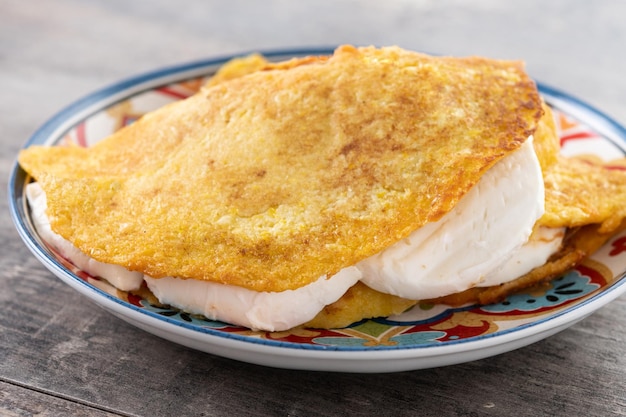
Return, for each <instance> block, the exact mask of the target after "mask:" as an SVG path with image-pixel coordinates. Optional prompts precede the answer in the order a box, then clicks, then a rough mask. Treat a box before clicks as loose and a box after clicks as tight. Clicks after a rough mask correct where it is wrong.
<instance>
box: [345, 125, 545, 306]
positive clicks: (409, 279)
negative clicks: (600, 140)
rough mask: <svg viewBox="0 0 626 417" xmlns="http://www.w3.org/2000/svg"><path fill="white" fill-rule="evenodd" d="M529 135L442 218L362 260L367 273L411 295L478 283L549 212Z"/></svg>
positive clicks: (374, 281) (381, 287) (366, 278)
mask: <svg viewBox="0 0 626 417" xmlns="http://www.w3.org/2000/svg"><path fill="white" fill-rule="evenodd" d="M532 142H533V141H532V137H530V138H529V139H528V140H527V141H526V142H524V144H523V145H522V146H521V147H520V149H518V150H517V151H515V152H513V153H512V154H510V155H508V156H507V157H505V158H503V159H501V160H500V161H498V163H496V164H495V165H494V166H493V167H492V168H491V169H490V170H489V171H487V172H486V173H485V174H484V175H483V176H482V178H481V179H480V181H479V182H478V184H476V185H475V186H474V187H472V189H471V190H470V191H469V192H468V193H467V194H466V195H465V196H464V197H463V198H462V199H461V200H460V201H459V202H458V204H457V205H456V206H455V207H454V208H453V209H452V210H451V211H449V212H448V213H447V214H446V215H445V216H444V217H442V218H441V219H440V220H439V221H437V222H435V223H429V224H427V225H425V226H424V227H422V228H420V229H418V230H416V231H415V232H413V233H412V234H411V235H410V236H409V237H407V238H406V239H403V240H402V241H400V242H397V243H396V244H394V245H392V246H391V247H389V248H387V249H386V250H385V251H383V252H381V253H378V254H376V255H374V256H371V257H369V258H367V259H365V260H364V261H361V262H359V263H358V264H357V268H359V269H360V270H361V271H362V272H363V279H362V281H363V282H364V283H365V284H367V285H368V286H370V287H371V288H373V289H375V290H378V291H380V292H384V293H389V294H395V295H398V296H400V297H403V298H409V299H412V300H420V299H426V298H436V297H441V296H444V295H449V294H453V293H457V292H461V291H464V290H466V289H468V288H471V287H475V286H477V285H481V284H482V283H483V281H484V280H485V279H486V277H487V276H489V274H490V273H492V272H493V271H497V270H498V269H499V268H500V267H501V266H502V265H503V264H504V263H505V262H506V261H507V260H508V259H509V258H510V257H511V256H512V255H513V254H514V253H515V252H516V251H517V250H518V249H519V248H520V247H521V246H522V245H524V244H525V243H526V242H527V241H528V238H529V236H530V235H531V233H532V231H533V226H534V225H535V223H536V221H537V219H539V217H541V215H542V214H543V212H544V186H543V177H542V174H541V167H540V166H539V161H538V160H537V155H536V154H535V151H534V148H533V144H532ZM520 256H522V257H523V256H524V254H523V253H522V254H521V255H520ZM520 261H521V262H523V259H520ZM522 269H524V268H522ZM530 269H532V268H530ZM526 272H527V271H526ZM513 278H515V277H513Z"/></svg>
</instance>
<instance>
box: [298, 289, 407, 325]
mask: <svg viewBox="0 0 626 417" xmlns="http://www.w3.org/2000/svg"><path fill="white" fill-rule="evenodd" d="M416 303H417V301H413V300H407V299H404V298H400V297H397V296H395V295H391V294H384V293H381V292H378V291H376V290H373V289H371V288H370V287H368V286H367V285H365V284H363V283H362V282H357V283H356V284H355V285H354V286H352V287H351V288H350V289H349V290H348V291H347V292H346V293H345V294H344V295H343V297H341V298H340V299H339V300H338V301H336V302H334V303H333V304H330V305H327V306H326V307H324V309H323V310H322V311H320V312H319V313H318V315H317V316H315V318H314V319H312V320H311V321H309V322H308V323H305V324H304V327H311V328H318V329H336V328H341V327H346V326H349V325H350V324H352V323H355V322H357V321H360V320H363V319H370V318H375V317H387V316H391V315H394V314H400V313H403V312H404V311H406V310H408V309H409V308H411V307H413V306H414V305H415V304H416Z"/></svg>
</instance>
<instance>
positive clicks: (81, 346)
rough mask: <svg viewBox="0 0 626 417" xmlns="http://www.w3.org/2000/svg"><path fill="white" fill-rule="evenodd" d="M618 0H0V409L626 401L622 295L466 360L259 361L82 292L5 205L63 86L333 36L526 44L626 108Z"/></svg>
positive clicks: (591, 95)
mask: <svg viewBox="0 0 626 417" xmlns="http://www.w3.org/2000/svg"><path fill="white" fill-rule="evenodd" d="M624 16H626V3H624V2H618V1H611V0H604V1H593V2H571V1H566V0H556V1H551V2H544V1H540V0H527V1H525V2H496V1H494V0H476V1H472V2H461V1H453V0H445V1H437V2H435V1H414V2H411V1H407V0H386V1H377V0H353V1H332V0H321V1H298V2H287V1H279V0H270V1H264V2H255V1H243V0H230V1H228V2H222V1H199V0H198V1H191V0H188V1H186V2H170V1H166V0H157V1H151V2H139V1H136V2H131V1H128V2H126V1H104V0H91V1H84V0H80V1H79V0H57V1H54V2H52V1H44V0H33V1H28V2H25V1H23V2H20V1H11V0H3V1H0V92H1V93H0V132H1V134H0V141H1V143H2V147H1V148H0V149H1V151H0V152H1V153H0V155H1V170H2V172H1V174H2V175H0V177H1V178H2V179H3V180H2V181H3V182H4V185H3V186H2V187H1V190H2V191H1V192H2V194H3V195H2V199H0V209H1V210H2V218H3V219H4V220H3V221H2V223H1V224H0V228H1V232H2V233H1V238H0V239H1V240H0V242H1V246H0V253H1V255H0V288H1V291H0V302H1V304H0V305H1V309H0V414H1V415H7V416H30V415H40V416H60V415H81V416H106V415H124V416H169V415H172V416H230V415H232V416H243V415H287V416H314V415H320V416H340V415H393V416H399V415H407V416H408V415H424V416H448V415H449V416H456V415H458V416H461V415H463V416H466V415H472V416H478V415H493V416H539V415H553V416H554V415H558V416H577V415H581V416H582V415H585V416H610V415H616V416H617V415H626V297H621V298H618V299H617V300H615V301H614V302H612V303H611V304H609V305H608V306H606V307H604V308H602V309H601V310H600V311H598V312H596V313H595V314H593V315H592V316H591V317H589V318H587V319H585V320H584V321H582V322H580V323H579V324H576V325H575V326H573V327H571V328H569V329H568V330H566V331H563V332H562V333H560V334H558V335H555V336H553V337H550V338H548V339H546V340H543V341H541V342H538V343H535V344H533V345H530V346H528V347H526V348H522V349H519V350H516V351H513V352H510V353H506V354H502V355H500V356H497V357H493V358H488V359H484V360H480V361H475V362H471V363H465V364H461V365H456V366H449V367H444V368H435V369H429V370H421V371H412V372H403V373H395V374H382V375H381V374H366V375H360V374H341V373H325V372H304V371H290V370H282V369H273V368H266V367H262V366H256V365H250V364H246V363H241V362H236V361H233V360H229V359H224V358H220V357H216V356H212V355H209V354H205V353H201V352H197V351H194V350H191V349H188V348H185V347H181V346H179V345H177V344H174V343H170V342H166V341H164V340H161V339H159V338H157V337H155V336H152V335H150V334H148V333H144V332H142V331H140V330H138V329H136V328H134V327H132V326H130V325H128V324H126V323H125V322H123V321H121V320H119V319H117V318H115V317H113V316H112V315H110V314H109V313H107V312H105V311H103V310H101V309H99V308H97V307H95V306H94V305H93V304H92V303H91V302H89V301H87V300H86V299H84V298H83V297H81V296H80V295H79V294H77V293H76V292H75V291H74V290H72V289H70V288H69V287H67V286H66V285H64V284H63V283H62V282H60V281H59V280H57V279H56V278H54V277H53V275H52V274H51V273H49V272H48V271H47V270H46V269H44V267H43V266H42V265H41V264H40V263H39V262H38V261H37V260H36V259H35V258H34V257H33V256H32V255H31V254H30V253H29V251H28V250H27V249H26V247H25V246H24V245H23V244H22V242H21V241H20V239H19V237H18V235H17V233H16V232H15V230H14V227H13V225H12V224H11V222H10V220H9V215H8V210H7V199H6V191H5V190H6V181H7V178H8V175H9V170H10V168H11V166H12V163H13V161H14V158H15V156H16V154H17V151H18V149H19V148H20V146H22V144H23V143H24V142H25V141H26V140H27V138H28V137H29V135H30V134H31V133H32V132H33V131H34V130H35V129H36V128H37V127H38V126H39V125H40V124H42V123H43V122H44V121H45V120H46V119H47V118H48V117H50V116H51V115H52V114H54V113H55V112H56V111H57V110H59V109H60V108H62V107H63V106H65V105H67V104H69V103H70V102H72V101H74V100H75V99H77V98H79V97H81V96H83V95H85V94H87V93H89V92H91V91H93V90H94V89H96V88H99V87H102V86H104V85H107V84H109V83H111V82H114V81H116V80H118V79H121V78H124V77H128V76H130V75H134V74H137V73H140V72H143V71H147V70H150V69H154V68H157V67H162V66H166V65H171V64H175V63H180V62H187V61H191V60H195V59H199V58H206V57H210V56H215V55H224V54H230V53H240V52H243V51H250V50H262V49H276V48H288V47H295V46H319V45H325V46H328V45H337V44H340V43H354V44H360V45H363V44H376V45H389V44H398V45H401V46H403V47H405V48H409V49H415V50H423V51H429V52H437V53H445V54H456V55H467V54H479V55H486V56H491V57H500V58H523V59H524V60H526V61H527V64H528V70H529V72H530V73H531V74H532V75H533V76H534V77H535V78H537V79H539V80H541V81H543V82H545V83H547V84H549V85H553V86H555V87H558V88H560V89H562V90H565V91H568V92H570V93H572V94H573V95H575V96H578V97H581V98H584V99H585V100H586V101H588V102H589V103H591V104H593V105H595V106H597V107H599V108H600V109H602V110H604V111H606V112H607V113H608V114H610V115H612V116H613V117H614V118H616V119H617V120H619V121H621V122H622V123H626V78H625V74H626V46H625V45H626V25H625V24H624Z"/></svg>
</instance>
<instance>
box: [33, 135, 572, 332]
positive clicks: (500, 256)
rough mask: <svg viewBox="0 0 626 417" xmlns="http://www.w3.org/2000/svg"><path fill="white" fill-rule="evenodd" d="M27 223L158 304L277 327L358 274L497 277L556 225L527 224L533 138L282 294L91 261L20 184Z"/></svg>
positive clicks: (425, 292)
mask: <svg viewBox="0 0 626 417" xmlns="http://www.w3.org/2000/svg"><path fill="white" fill-rule="evenodd" d="M26 196H27V199H28V202H29V205H30V208H31V213H32V219H33V224H34V226H35V228H36V229H37V232H38V233H39V234H40V236H41V237H42V239H43V240H45V241H46V242H47V243H48V244H50V245H51V246H53V247H54V248H55V249H56V250H57V251H58V252H59V253H60V254H61V255H62V256H64V257H65V258H67V259H69V260H70V261H71V262H72V263H74V264H75V265H76V266H77V267H79V268H81V269H82V270H84V271H85V272H87V273H89V274H91V275H93V276H99V277H102V278H104V279H106V280H107V281H109V282H110V283H111V284H112V285H113V286H115V287H116V288H119V289H120V290H123V291H131V290H135V289H138V288H139V287H140V286H141V283H142V282H143V281H144V280H145V282H146V283H147V285H148V287H149V288H150V290H151V291H152V292H153V293H154V295H155V296H156V297H157V298H158V299H159V301H160V302H162V303H164V304H169V305H172V306H174V307H177V308H180V309H182V310H184V311H187V312H189V313H196V314H202V315H204V316H206V317H207V318H210V319H214V320H221V321H225V322H228V323H232V324H237V325H241V326H245V327H249V328H252V329H259V330H267V331H282V330H287V329H290V328H293V327H295V326H298V325H300V324H303V323H306V322H307V321H309V320H311V319H313V318H314V317H315V316H316V315H317V314H318V313H319V312H320V311H321V310H322V309H323V308H324V306H326V305H328V304H332V303H333V302H335V301H337V300H338V299H339V298H341V296H342V295H343V294H344V293H345V292H346V291H347V290H348V288H350V287H351V286H352V285H354V284H356V283H357V282H358V281H359V280H362V281H363V282H364V283H365V284H367V285H368V286H370V287H372V288H374V289H376V290H378V291H381V292H385V293H390V294H395V295H399V296H401V297H405V298H409V299H415V300H419V299H425V298H436V297H440V296H444V295H448V294H451V293H456V292H460V291H463V290H466V289H468V288H471V287H474V286H488V285H497V284H500V283H502V282H507V281H510V280H513V279H515V278H517V277H519V276H521V275H523V274H524V273H526V272H528V271H530V270H532V269H533V268H535V267H537V266H539V265H542V264H543V263H545V262H546V260H547V259H548V258H549V257H550V255H552V254H553V253H554V252H556V251H557V250H558V249H559V247H560V245H561V241H562V237H563V234H564V231H563V230H562V229H548V228H539V229H538V230H537V231H535V233H533V234H532V238H531V239H529V237H531V233H532V231H533V226H534V224H535V222H536V221H537V219H538V218H539V217H541V215H542V214H543V210H544V206H543V202H544V190H543V178H542V175H541V169H540V167H539V163H538V161H537V157H536V155H535V153H534V149H533V147H532V137H531V138H529V140H527V141H526V142H525V143H524V144H523V145H522V147H521V148H520V149H519V150H518V151H516V152H514V153H512V154H511V155H509V156H507V157H505V158H503V159H502V160H501V161H499V162H498V163H497V164H496V165H494V166H493V167H492V168H491V169H490V170H489V171H488V172H487V173H486V174H485V175H483V177H482V178H481V180H480V181H479V183H478V184H477V185H476V186H475V187H473V188H472V189H471V190H470V192H469V193H467V195H465V196H464V197H463V198H462V199H461V201H460V202H459V203H458V204H457V206H456V207H455V208H454V209H453V210H452V211H450V212H449V213H447V214H446V215H445V216H444V217H443V218H441V219H440V220H439V221H438V222H436V223H430V224H427V225H425V226H424V227H422V228H420V229H419V230H417V231H415V232H414V233H412V234H411V235H410V236H409V237H407V238H406V239H404V240H402V241H400V242H398V243H396V244H395V245H393V246H391V247H390V248H388V249H386V250H384V251H383V252H381V253H379V254H377V255H374V256H372V257H370V258H368V259H365V260H363V261H361V262H359V263H358V264H357V265H355V266H351V267H347V268H344V269H342V270H341V271H339V272H338V273H337V274H335V275H334V276H332V277H331V278H330V279H327V277H326V276H322V277H320V278H319V279H318V280H317V281H315V282H313V283H311V284H309V285H306V286H304V287H301V288H298V289H295V290H288V291H283V292H257V291H252V290H249V289H246V288H242V287H236V286H231V285H223V284H218V283H214V282H210V281H200V280H194V279H179V278H173V277H167V278H159V279H154V278H151V277H148V276H144V275H142V274H141V273H139V272H133V271H128V270H127V269H125V268H123V267H121V266H119V265H111V264H104V263H101V262H98V261H95V260H93V259H91V258H90V257H88V256H87V255H85V254H84V253H82V252H80V251H79V250H78V249H77V248H76V247H74V246H73V245H72V244H71V243H70V242H69V241H67V240H66V239H64V238H63V237H61V236H59V235H58V234H56V233H55V232H53V231H52V229H51V228H50V222H49V220H48V218H47V216H46V213H45V211H46V196H45V193H44V191H43V190H42V189H41V187H40V186H39V185H38V184H37V183H31V184H29V185H28V186H27V188H26Z"/></svg>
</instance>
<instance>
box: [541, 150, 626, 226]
mask: <svg viewBox="0 0 626 417" xmlns="http://www.w3.org/2000/svg"><path fill="white" fill-rule="evenodd" d="M544 183H545V190H546V212H545V214H544V216H543V217H542V218H541V219H540V220H539V224H541V225H544V226H548V227H571V228H573V227H578V226H584V225H587V224H593V223H599V224H604V228H603V229H602V231H611V229H615V228H616V227H617V226H618V225H619V224H620V222H621V221H622V219H624V218H625V217H626V204H624V202H625V201H626V171H622V170H616V169H608V168H606V167H604V166H602V165H599V164H593V163H590V162H587V161H584V160H580V159H577V158H564V157H562V156H561V157H559V159H558V161H557V162H556V163H555V164H552V165H551V166H550V167H549V168H548V169H546V170H545V171H544Z"/></svg>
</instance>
